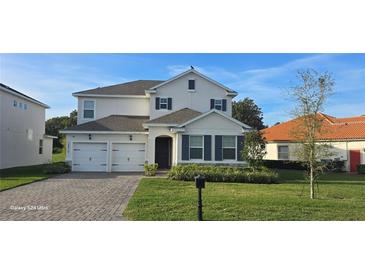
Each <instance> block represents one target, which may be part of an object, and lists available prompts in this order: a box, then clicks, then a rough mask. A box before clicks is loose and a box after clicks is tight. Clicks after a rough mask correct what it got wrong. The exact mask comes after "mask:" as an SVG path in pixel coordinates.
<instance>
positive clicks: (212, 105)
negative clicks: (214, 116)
mask: <svg viewBox="0 0 365 274" xmlns="http://www.w3.org/2000/svg"><path fill="white" fill-rule="evenodd" d="M214 102H215V101H214V99H210V109H213V108H214Z"/></svg>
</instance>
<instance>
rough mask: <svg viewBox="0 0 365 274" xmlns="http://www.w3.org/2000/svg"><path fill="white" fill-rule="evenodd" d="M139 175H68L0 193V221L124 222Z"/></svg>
mask: <svg viewBox="0 0 365 274" xmlns="http://www.w3.org/2000/svg"><path fill="white" fill-rule="evenodd" d="M141 176H142V175H140V174H125V173H69V174H63V175H59V176H56V177H53V178H50V179H47V180H44V181H40V182H35V183H31V184H28V185H24V186H20V187H16V188H13V189H9V190H5V191H2V192H0V220H3V221H12V220H19V221H40V220H42V221H43V220H44V221H110V220H125V218H124V217H123V216H122V212H123V211H124V209H125V208H126V206H127V203H128V200H129V199H130V197H131V196H132V195H133V193H134V191H135V190H136V188H137V186H138V183H139V180H140V178H141Z"/></svg>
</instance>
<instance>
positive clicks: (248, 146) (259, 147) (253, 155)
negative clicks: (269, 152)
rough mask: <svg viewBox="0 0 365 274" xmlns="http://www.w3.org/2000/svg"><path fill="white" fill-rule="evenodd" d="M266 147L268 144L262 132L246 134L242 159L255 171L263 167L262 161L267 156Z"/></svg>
mask: <svg viewBox="0 0 365 274" xmlns="http://www.w3.org/2000/svg"><path fill="white" fill-rule="evenodd" d="M265 145H266V142H265V139H264V137H263V136H262V132H261V131H257V130H255V131H250V132H248V133H246V134H245V145H244V147H243V151H242V157H243V159H245V160H246V161H247V162H248V164H249V166H250V167H251V168H252V169H253V170H256V169H258V168H259V167H261V166H262V159H263V158H264V156H265V154H266V150H265Z"/></svg>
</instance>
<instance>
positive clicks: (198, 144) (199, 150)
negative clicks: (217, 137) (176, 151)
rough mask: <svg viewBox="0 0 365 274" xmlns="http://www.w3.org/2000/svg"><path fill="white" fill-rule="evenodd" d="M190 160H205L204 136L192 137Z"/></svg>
mask: <svg viewBox="0 0 365 274" xmlns="http://www.w3.org/2000/svg"><path fill="white" fill-rule="evenodd" d="M189 143H190V159H203V136H190V142H189Z"/></svg>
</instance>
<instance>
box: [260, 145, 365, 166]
mask: <svg viewBox="0 0 365 274" xmlns="http://www.w3.org/2000/svg"><path fill="white" fill-rule="evenodd" d="M326 143H327V144H330V145H331V146H332V147H333V148H332V151H333V153H334V155H333V156H332V157H331V158H332V159H334V158H340V159H341V160H343V161H345V166H346V170H350V161H349V159H350V150H360V157H361V158H360V159H361V163H362V164H365V152H364V149H365V141H338V142H326ZM279 145H288V146H289V160H296V157H295V150H296V146H297V144H295V143H285V142H280V143H279V142H277V143H274V142H270V143H268V144H267V145H266V152H267V154H266V156H265V159H266V160H278V146H279Z"/></svg>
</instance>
